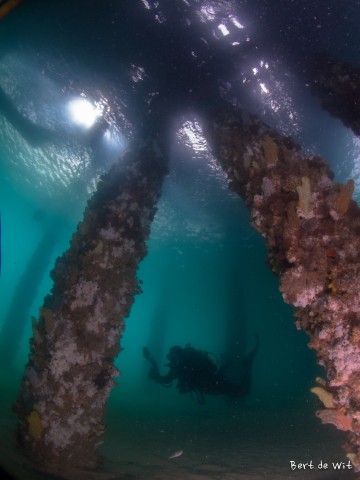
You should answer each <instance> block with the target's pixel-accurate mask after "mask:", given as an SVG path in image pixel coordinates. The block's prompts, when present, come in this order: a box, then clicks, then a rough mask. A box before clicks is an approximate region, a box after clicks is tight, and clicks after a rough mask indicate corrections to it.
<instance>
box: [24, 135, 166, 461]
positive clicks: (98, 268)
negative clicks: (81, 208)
mask: <svg viewBox="0 0 360 480" xmlns="http://www.w3.org/2000/svg"><path fill="white" fill-rule="evenodd" d="M138 143H140V142H138ZM166 172H167V168H166V163H165V160H164V157H163V156H162V154H161V151H160V149H159V145H158V144H157V142H156V140H155V139H154V137H150V139H149V140H148V141H147V142H145V143H144V144H142V145H137V144H134V145H133V149H132V150H129V151H128V152H127V153H126V154H125V156H124V157H123V158H122V159H120V161H119V162H117V163H116V164H115V165H114V166H113V167H112V168H111V170H110V171H109V172H108V173H107V174H106V175H104V176H103V177H102V179H101V180H100V182H99V185H98V189H97V192H96V193H95V194H94V196H93V197H92V198H91V199H90V200H89V202H88V205H87V207H86V210H85V213H84V218H83V220H82V221H81V222H80V224H79V225H78V228H77V231H76V233H75V234H74V235H73V237H72V240H71V245H70V247H69V249H68V250H67V251H66V252H65V253H64V255H63V256H62V257H60V258H58V260H57V262H56V265H55V268H54V270H53V271H52V274H51V276H52V278H53V280H54V286H53V288H52V291H51V294H50V295H48V296H47V297H46V298H45V301H44V306H43V307H42V308H41V309H40V316H39V320H38V322H36V323H34V325H33V337H32V339H31V341H30V345H31V352H30V358H29V363H28V364H27V366H26V369H25V374H24V377H23V381H22V385H21V391H20V395H19V399H18V402H17V405H16V410H17V413H18V418H19V428H18V436H19V440H20V443H21V445H22V447H23V449H24V451H25V452H26V453H27V454H28V455H30V456H31V458H32V459H34V460H35V461H37V462H38V463H39V465H40V468H42V469H49V470H59V469H62V468H63V469H68V468H71V467H93V466H96V465H97V463H98V461H99V455H98V447H99V445H100V444H101V443H102V437H103V434H104V428H105V426H104V410H105V405H106V402H107V398H108V396H109V394H110V390H111V388H112V387H113V386H114V385H115V378H116V377H118V376H119V372H118V371H117V369H116V368H115V366H114V364H113V362H114V359H115V358H116V356H117V355H118V353H119V350H120V343H119V342H120V337H121V335H122V332H123V329H124V318H125V317H127V316H128V315H129V311H130V308H131V305H132V303H133V300H134V295H135V294H136V293H138V292H139V291H140V288H139V284H138V281H137V278H136V271H137V267H138V263H139V261H140V260H141V259H142V258H143V257H144V255H145V254H146V244H145V241H146V239H147V238H148V236H149V232H150V224H151V221H152V220H153V217H154V215H155V211H156V204H157V201H158V199H159V196H160V193H161V187H162V183H163V179H164V176H165V174H166Z"/></svg>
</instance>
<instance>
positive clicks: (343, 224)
mask: <svg viewBox="0 0 360 480" xmlns="http://www.w3.org/2000/svg"><path fill="white" fill-rule="evenodd" d="M204 126H205V131H206V134H207V137H208V139H209V142H210V143H212V145H213V148H214V153H215V154H216V155H217V157H218V159H219V162H220V163H221V165H222V167H223V168H224V170H225V171H226V173H227V175H228V178H229V181H230V186H231V188H232V189H233V190H234V191H235V192H237V193H238V194H239V195H241V197H242V198H243V199H244V200H245V202H246V204H247V205H248V207H249V208H250V211H251V217H252V224H253V226H254V227H255V228H256V229H257V230H258V231H259V232H260V233H261V234H262V235H263V236H264V237H265V238H266V241H267V245H268V248H269V255H268V260H269V264H270V266H271V268H272V270H273V271H274V272H275V273H277V274H278V275H279V276H280V290H281V292H282V295H283V298H284V300H285V301H286V302H287V303H289V304H292V305H293V306H294V307H296V310H295V313H294V315H295V317H296V318H297V321H296V324H297V327H298V328H299V329H300V328H302V329H304V330H305V331H306V332H307V333H308V334H309V336H310V343H309V346H310V347H311V348H314V349H316V351H317V354H318V357H319V363H320V364H321V365H323V366H324V367H325V370H326V373H327V380H323V379H320V378H319V379H317V382H318V386H317V387H315V388H314V389H312V391H313V392H314V393H315V394H317V395H318V397H319V398H320V400H321V402H322V404H323V408H322V409H321V410H319V411H318V412H317V415H318V417H320V419H321V421H322V422H323V423H332V424H334V425H335V426H336V427H337V428H338V429H339V430H343V431H347V432H348V442H347V444H346V446H345V448H346V451H347V454H348V457H349V459H350V460H351V462H352V463H353V464H354V466H355V469H356V471H360V289H359V278H360V209H359V208H358V206H357V205H356V203H355V202H354V201H353V200H352V199H351V195H352V192H353V188H354V182H353V181H352V180H349V182H348V183H347V184H346V185H341V184H335V183H333V181H332V177H333V175H332V173H331V171H330V170H329V168H328V167H327V165H326V164H325V162H324V160H322V159H321V158H319V157H316V156H310V157H305V156H304V155H303V154H302V153H301V151H300V148H299V147H298V146H296V145H295V144H294V143H293V142H292V141H291V140H290V139H288V138H285V137H282V136H280V135H278V134H277V133H276V132H274V131H273V130H271V129H270V128H269V127H268V126H267V125H265V124H264V123H262V122H261V121H260V120H258V119H257V118H255V117H251V116H249V115H247V114H244V113H242V112H241V111H238V110H236V109H233V108H231V107H229V108H228V109H223V110H222V111H220V112H219V113H218V114H217V115H214V116H212V117H211V118H209V121H208V122H207V124H205V125H204ZM259 295H261V292H259Z"/></svg>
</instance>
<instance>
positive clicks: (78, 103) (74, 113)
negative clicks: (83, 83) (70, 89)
mask: <svg viewBox="0 0 360 480" xmlns="http://www.w3.org/2000/svg"><path fill="white" fill-rule="evenodd" d="M69 111H70V116H71V120H72V121H73V122H74V123H76V124H77V125H80V126H82V127H85V128H90V127H92V126H93V125H94V123H95V121H96V119H97V118H98V117H100V116H101V111H100V110H99V109H98V108H96V107H95V106H94V105H92V103H90V102H89V100H86V99H85V98H77V99H75V100H72V101H71V102H70V103H69Z"/></svg>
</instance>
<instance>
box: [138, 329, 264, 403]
mask: <svg viewBox="0 0 360 480" xmlns="http://www.w3.org/2000/svg"><path fill="white" fill-rule="evenodd" d="M258 348H259V339H258V336H256V345H255V347H254V348H253V350H252V351H251V352H250V353H249V355H247V356H246V357H245V358H244V360H243V369H242V373H241V377H240V379H239V382H232V381H230V380H228V379H227V378H226V367H225V366H224V365H221V366H220V367H219V368H218V367H217V366H216V365H215V363H214V362H212V360H211V359H210V358H209V357H208V355H207V354H206V353H205V352H202V351H200V350H196V349H195V348H193V347H190V346H187V347H185V348H182V347H179V346H174V347H172V348H171V349H170V351H169V354H168V355H167V359H168V360H169V363H168V364H167V366H168V367H169V368H170V370H169V372H168V373H167V374H166V375H161V374H160V372H159V367H158V365H157V363H156V361H155V360H154V359H153V357H152V356H151V355H150V352H149V350H148V349H147V348H144V349H143V354H144V357H145V358H146V359H147V360H148V361H149V362H150V363H151V365H152V367H151V369H150V371H149V378H150V379H151V380H154V381H155V382H157V383H159V384H160V385H163V386H164V387H167V386H170V385H171V383H172V382H173V381H174V380H177V385H176V387H177V389H178V390H179V393H188V392H190V393H194V394H195V395H196V399H197V401H198V403H202V404H203V403H205V398H204V395H226V396H229V397H243V396H245V395H248V394H249V393H250V389H251V370H252V363H253V360H254V357H255V355H256V353H257V351H258Z"/></svg>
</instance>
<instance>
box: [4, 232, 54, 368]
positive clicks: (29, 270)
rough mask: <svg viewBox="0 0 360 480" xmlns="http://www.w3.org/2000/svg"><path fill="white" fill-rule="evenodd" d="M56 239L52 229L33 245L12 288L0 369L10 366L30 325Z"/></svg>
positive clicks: (5, 321)
mask: <svg viewBox="0 0 360 480" xmlns="http://www.w3.org/2000/svg"><path fill="white" fill-rule="evenodd" d="M57 239H58V228H57V227H56V226H52V227H50V228H49V229H48V230H47V231H46V232H45V235H44V236H43V238H42V239H41V241H40V243H39V244H38V245H37V247H36V249H35V251H34V253H33V255H32V257H31V259H30V260H29V262H28V264H27V265H26V267H25V271H24V273H23V274H22V276H21V278H20V280H19V282H18V284H17V286H16V288H15V292H14V297H13V300H12V302H11V304H10V307H9V310H8V311H7V314H6V316H5V319H4V323H3V327H2V329H1V333H0V362H1V363H2V364H3V365H7V366H10V365H12V364H13V361H14V359H15V357H16V354H17V352H18V348H19V344H20V341H21V339H22V337H23V334H24V330H25V328H26V325H27V322H28V321H30V318H29V312H30V308H31V306H32V304H33V302H34V299H35V296H36V294H37V291H38V287H39V285H40V282H41V280H42V278H43V276H44V273H45V271H46V269H47V267H48V265H49V262H50V258H51V255H52V253H53V251H54V248H55V245H56V242H57Z"/></svg>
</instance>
